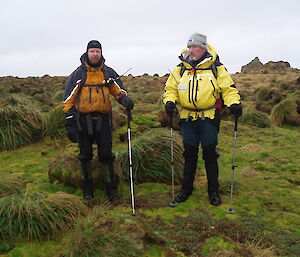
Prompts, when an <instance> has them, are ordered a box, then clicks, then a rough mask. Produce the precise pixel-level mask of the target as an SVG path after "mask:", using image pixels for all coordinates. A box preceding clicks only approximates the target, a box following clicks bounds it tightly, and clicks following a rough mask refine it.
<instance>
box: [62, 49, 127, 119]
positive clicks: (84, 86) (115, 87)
mask: <svg viewBox="0 0 300 257" xmlns="http://www.w3.org/2000/svg"><path fill="white" fill-rule="evenodd" d="M80 60H81V63H82V64H81V66H79V67H78V68H77V69H76V70H75V71H74V72H73V73H72V74H71V75H70V76H69V78H68V80H67V83H66V88H65V93H64V112H65V113H70V114H72V113H73V112H74V111H75V110H77V111H79V112H81V113H90V112H100V113H109V112H111V102H110V95H112V96H114V97H115V99H116V100H118V98H119V95H120V94H127V92H126V91H125V90H124V89H123V84H122V81H121V80H120V78H119V76H118V74H117V73H116V72H115V71H114V70H113V69H112V68H110V67H108V66H106V65H105V64H104V59H103V64H102V65H101V66H100V67H96V68H95V67H91V66H89V65H88V64H87V62H86V60H87V54H86V53H85V54H83V55H82V57H81V58H80ZM108 81H110V83H107V82H108Z"/></svg>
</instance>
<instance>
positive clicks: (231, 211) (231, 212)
mask: <svg viewBox="0 0 300 257" xmlns="http://www.w3.org/2000/svg"><path fill="white" fill-rule="evenodd" d="M226 212H227V213H228V214H234V213H235V211H234V210H232V209H231V208H229V209H228V210H226Z"/></svg>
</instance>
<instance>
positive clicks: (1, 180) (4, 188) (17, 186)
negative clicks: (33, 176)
mask: <svg viewBox="0 0 300 257" xmlns="http://www.w3.org/2000/svg"><path fill="white" fill-rule="evenodd" d="M25 184H26V181H25V177H24V175H23V174H20V173H15V174H2V175H1V176H0V197H2V196H4V195H8V194H15V193H20V192H21V190H22V189H24V187H25Z"/></svg>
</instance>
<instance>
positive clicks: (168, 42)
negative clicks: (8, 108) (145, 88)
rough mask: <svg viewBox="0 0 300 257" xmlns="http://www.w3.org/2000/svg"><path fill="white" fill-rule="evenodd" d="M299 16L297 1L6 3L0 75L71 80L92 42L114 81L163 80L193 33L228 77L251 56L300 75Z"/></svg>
mask: <svg viewBox="0 0 300 257" xmlns="http://www.w3.org/2000/svg"><path fill="white" fill-rule="evenodd" d="M299 11H300V1H299V0H285V1H279V0H273V1H271V0H247V1H241V0H227V1H226V0H211V1H201V0H196V1H194V0H191V1H184V0H180V1H179V0H172V1H163V0H147V1H142V0H127V1H121V0H119V1H117V0H110V1H101V0H89V1H83V0H65V1H64V0H51V1H50V0H49V1H48V0H26V1H25V0H24V1H21V0H14V1H8V0H3V1H1V9H0V32H1V40H0V76H8V75H11V76H19V77H27V76H43V75H45V74H48V75H51V76H54V75H69V74H70V73H71V72H72V71H73V70H74V69H75V68H76V67H78V66H79V65H80V61H79V58H80V56H81V54H82V53H83V52H84V51H85V50H86V45H87V43H88V41H90V40H91V39H97V40H99V41H100V42H101V44H102V47H103V55H104V57H105V58H106V64H107V65H109V66H111V67H112V68H114V69H115V70H116V71H117V72H118V73H119V74H122V73H123V72H125V71H126V70H128V69H129V68H132V70H131V71H130V72H129V73H131V74H133V75H141V74H144V73H148V74H154V73H158V74H160V75H164V74H165V73H168V72H169V71H168V70H169V69H172V68H173V67H174V66H175V65H176V64H178V63H179V60H178V55H179V53H180V51H181V50H182V49H183V48H184V47H185V46H186V42H187V40H188V37H189V36H190V35H191V34H193V33H195V32H199V33H202V34H205V35H207V38H208V43H210V44H211V45H213V46H214V48H215V49H216V51H217V53H218V54H219V56H220V59H221V62H223V64H224V65H225V66H226V67H227V68H228V70H229V72H230V73H235V72H239V71H240V68H241V66H242V65H245V64H247V63H248V62H250V61H251V60H252V59H254V58H255V57H256V56H258V57H259V58H260V60H261V62H263V63H266V62H268V61H270V60H272V61H280V60H282V61H288V62H289V63H290V64H291V66H292V67H294V68H300V51H299V48H300V34H299V32H300V15H299Z"/></svg>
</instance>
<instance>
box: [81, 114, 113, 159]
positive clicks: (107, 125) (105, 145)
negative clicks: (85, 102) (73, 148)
mask: <svg viewBox="0 0 300 257" xmlns="http://www.w3.org/2000/svg"><path fill="white" fill-rule="evenodd" d="M99 119H101V121H100V123H98V120H95V119H90V125H89V124H88V122H87V118H86V115H80V117H79V123H80V126H81V131H80V132H79V137H78V144H79V149H80V153H79V155H78V156H77V158H78V159H79V160H80V161H82V162H85V161H90V160H92V159H93V147H92V146H93V143H94V142H96V144H97V148H98V158H99V160H100V161H101V162H104V163H112V162H113V159H114V155H113V153H112V135H111V130H112V128H111V116H110V114H101V115H99ZM99 124H100V125H99ZM88 126H90V127H89V128H88ZM91 130H92V135H91Z"/></svg>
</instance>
